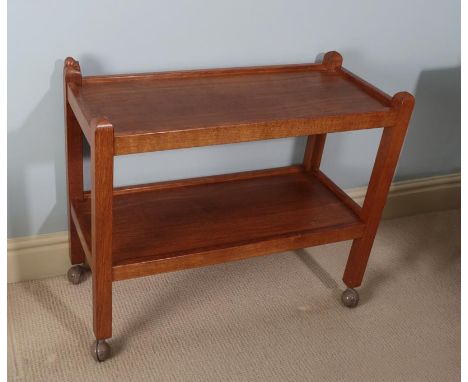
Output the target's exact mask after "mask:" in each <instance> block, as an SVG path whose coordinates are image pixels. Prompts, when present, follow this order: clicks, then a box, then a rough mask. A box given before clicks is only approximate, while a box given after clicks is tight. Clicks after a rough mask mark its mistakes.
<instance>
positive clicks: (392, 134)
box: [343, 92, 414, 306]
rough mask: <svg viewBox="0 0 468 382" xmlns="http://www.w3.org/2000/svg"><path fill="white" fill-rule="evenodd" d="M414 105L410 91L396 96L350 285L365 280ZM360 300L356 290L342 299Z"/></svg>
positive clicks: (351, 262) (351, 260)
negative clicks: (392, 117)
mask: <svg viewBox="0 0 468 382" xmlns="http://www.w3.org/2000/svg"><path fill="white" fill-rule="evenodd" d="M413 106H414V97H413V96H412V95H411V94H409V93H407V92H401V93H397V94H395V95H394V96H393V99H392V107H393V108H394V109H395V110H396V111H397V113H398V114H397V122H396V124H395V125H393V126H389V127H385V128H384V131H383V134H382V139H381V141H380V145H379V150H378V152H377V157H376V159H375V163H374V168H373V170H372V175H371V179H370V182H369V187H368V190H367V194H366V198H365V200H364V205H363V208H362V218H363V220H364V221H365V222H366V229H365V231H364V234H363V236H362V237H361V238H359V239H356V240H354V242H353V245H352V247H351V252H350V254H349V257H348V262H347V264H346V269H345V272H344V276H343V281H344V283H345V284H346V286H347V287H348V288H357V287H358V286H360V285H361V283H362V279H363V277H364V272H365V270H366V266H367V261H368V259H369V255H370V252H371V249H372V245H373V243H374V238H375V235H376V233H377V228H378V226H379V222H380V218H381V216H382V212H383V209H384V207H385V202H386V200H387V195H388V190H389V188H390V184H391V182H392V179H393V175H394V173H395V168H396V165H397V162H398V157H399V156H400V151H401V147H402V145H403V141H404V138H405V134H406V130H407V127H408V123H409V120H410V117H411V112H412V110H413ZM358 299H359V297H358V295H357V292H355V291H354V290H348V291H345V293H344V294H343V302H344V303H345V305H347V306H355V305H357V301H358Z"/></svg>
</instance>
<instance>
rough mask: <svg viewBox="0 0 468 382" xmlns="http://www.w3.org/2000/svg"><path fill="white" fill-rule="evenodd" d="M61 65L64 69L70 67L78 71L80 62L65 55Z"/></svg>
mask: <svg viewBox="0 0 468 382" xmlns="http://www.w3.org/2000/svg"><path fill="white" fill-rule="evenodd" d="M63 66H64V68H65V69H67V68H70V69H73V70H75V71H78V72H80V71H81V70H80V63H79V62H78V61H77V60H75V59H74V58H73V57H67V58H66V59H65V61H64V63H63Z"/></svg>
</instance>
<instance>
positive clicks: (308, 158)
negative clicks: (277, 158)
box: [303, 134, 327, 171]
mask: <svg viewBox="0 0 468 382" xmlns="http://www.w3.org/2000/svg"><path fill="white" fill-rule="evenodd" d="M326 137H327V134H318V135H309V137H308V138H307V146H306V149H305V153H304V163H303V164H304V168H305V170H306V171H312V170H318V169H319V168H320V162H321V161H322V154H323V149H324V147H325V139H326Z"/></svg>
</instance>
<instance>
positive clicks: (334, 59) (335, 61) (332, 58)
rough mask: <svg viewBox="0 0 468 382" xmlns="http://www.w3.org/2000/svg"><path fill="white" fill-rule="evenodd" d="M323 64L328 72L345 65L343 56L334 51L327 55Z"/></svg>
mask: <svg viewBox="0 0 468 382" xmlns="http://www.w3.org/2000/svg"><path fill="white" fill-rule="evenodd" d="M322 64H323V65H324V66H325V67H326V68H327V69H328V70H338V69H340V68H341V65H342V64H343V57H342V56H341V54H339V53H338V52H336V51H334V50H333V51H331V52H327V53H325V55H324V56H323V60H322Z"/></svg>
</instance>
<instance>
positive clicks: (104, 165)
mask: <svg viewBox="0 0 468 382" xmlns="http://www.w3.org/2000/svg"><path fill="white" fill-rule="evenodd" d="M90 146H91V199H90V211H91V219H90V221H91V227H90V230H89V231H90V232H91V240H90V242H91V253H92V255H91V258H92V265H91V269H92V274H93V322H94V334H95V335H96V339H98V340H100V339H106V338H109V337H111V336H112V216H113V208H112V206H113V174H114V152H113V148H114V128H113V126H112V125H111V123H110V122H109V121H108V120H106V119H104V118H102V119H93V120H92V122H91V145H90ZM85 234H86V233H85Z"/></svg>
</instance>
